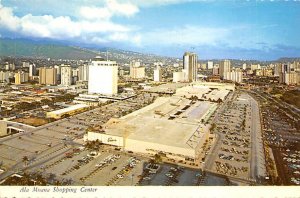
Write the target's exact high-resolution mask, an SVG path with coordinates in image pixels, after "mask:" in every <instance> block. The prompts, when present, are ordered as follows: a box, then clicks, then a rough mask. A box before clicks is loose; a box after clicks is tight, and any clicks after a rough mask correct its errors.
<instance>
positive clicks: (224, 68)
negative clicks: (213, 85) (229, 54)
mask: <svg viewBox="0 0 300 198" xmlns="http://www.w3.org/2000/svg"><path fill="white" fill-rule="evenodd" d="M230 71H231V63H230V60H223V61H221V62H220V68H219V73H220V77H221V79H223V80H224V79H228V78H229V77H228V72H230Z"/></svg>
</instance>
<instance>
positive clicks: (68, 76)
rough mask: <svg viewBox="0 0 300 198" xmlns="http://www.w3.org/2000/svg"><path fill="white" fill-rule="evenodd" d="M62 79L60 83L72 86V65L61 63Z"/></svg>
mask: <svg viewBox="0 0 300 198" xmlns="http://www.w3.org/2000/svg"><path fill="white" fill-rule="evenodd" d="M60 68H61V80H60V84H61V85H63V86H70V85H71V84H72V68H71V66H70V65H61V67H60Z"/></svg>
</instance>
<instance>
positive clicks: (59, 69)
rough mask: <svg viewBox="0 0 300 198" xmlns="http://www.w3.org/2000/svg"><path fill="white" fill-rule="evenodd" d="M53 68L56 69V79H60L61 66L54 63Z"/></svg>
mask: <svg viewBox="0 0 300 198" xmlns="http://www.w3.org/2000/svg"><path fill="white" fill-rule="evenodd" d="M54 68H55V69H56V72H57V74H56V80H58V81H60V80H61V67H60V65H55V66H54Z"/></svg>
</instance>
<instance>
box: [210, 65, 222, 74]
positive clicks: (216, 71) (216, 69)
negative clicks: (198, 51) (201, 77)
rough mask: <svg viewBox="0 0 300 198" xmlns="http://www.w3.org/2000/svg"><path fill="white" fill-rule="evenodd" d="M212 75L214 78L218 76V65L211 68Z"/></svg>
mask: <svg viewBox="0 0 300 198" xmlns="http://www.w3.org/2000/svg"><path fill="white" fill-rule="evenodd" d="M212 73H213V75H214V76H217V75H220V73H219V65H215V66H214V67H213V71H212Z"/></svg>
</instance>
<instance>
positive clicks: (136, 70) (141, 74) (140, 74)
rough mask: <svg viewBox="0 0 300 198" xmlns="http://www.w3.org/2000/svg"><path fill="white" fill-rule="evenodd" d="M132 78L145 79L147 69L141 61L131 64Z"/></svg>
mask: <svg viewBox="0 0 300 198" xmlns="http://www.w3.org/2000/svg"><path fill="white" fill-rule="evenodd" d="M130 77H131V78H134V79H141V78H145V67H143V66H141V63H140V62H139V61H131V62H130Z"/></svg>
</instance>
